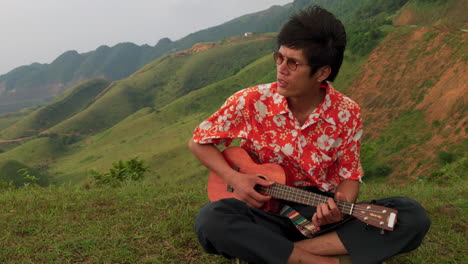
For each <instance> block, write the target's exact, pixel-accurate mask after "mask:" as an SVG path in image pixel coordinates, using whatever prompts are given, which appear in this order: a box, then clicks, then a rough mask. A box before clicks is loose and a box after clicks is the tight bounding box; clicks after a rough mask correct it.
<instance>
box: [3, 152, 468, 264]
mask: <svg viewBox="0 0 468 264" xmlns="http://www.w3.org/2000/svg"><path fill="white" fill-rule="evenodd" d="M187 166H190V167H189V168H191V172H192V174H191V175H189V176H183V177H181V176H178V175H177V174H171V175H165V176H162V177H160V178H159V179H157V180H151V181H145V182H129V183H127V184H125V185H123V186H122V187H119V188H110V187H105V186H104V187H96V186H94V185H91V187H89V186H71V185H61V186H50V187H47V188H35V187H28V188H23V189H18V190H6V191H2V192H1V193H0V230H2V231H1V232H0V234H1V238H2V239H1V240H0V262H1V263H228V262H227V261H225V260H223V259H222V258H221V257H218V256H211V255H208V254H205V253H203V251H202V249H201V248H200V246H199V245H198V242H197V239H196V237H195V234H194V232H193V222H194V217H195V216H196V214H197V211H198V209H199V207H200V206H202V205H203V204H204V203H205V202H207V198H206V193H205V188H206V185H205V182H206V170H205V169H203V168H202V167H201V166H199V165H197V162H196V161H195V160H194V159H193V158H192V159H189V160H188V164H186V167H187ZM466 184H467V182H466V179H463V178H459V179H455V180H452V182H451V184H450V185H448V184H443V185H440V184H434V183H431V182H427V181H417V182H412V183H409V184H407V185H404V186H400V185H389V184H374V183H372V184H363V187H362V194H361V197H360V199H361V200H368V199H374V198H381V197H388V196H401V195H402V196H408V197H411V198H415V199H417V200H418V201H419V202H420V203H421V204H423V206H424V207H425V208H426V210H427V212H428V214H429V215H430V217H431V220H432V227H431V229H430V231H429V233H428V235H427V237H426V238H425V240H424V242H423V244H422V246H421V247H420V248H419V249H417V250H415V251H413V252H411V253H408V254H404V255H401V256H398V257H395V258H393V259H392V260H389V261H387V263H390V264H392V263H393V264H396V263H412V264H417V263H421V264H422V263H466V256H465V254H464V249H465V245H466V243H467V241H466V236H465V233H466V221H465V219H466V217H467V205H468V204H467V201H466V189H465V188H463V187H464V186H466ZM447 210H448V211H447Z"/></svg>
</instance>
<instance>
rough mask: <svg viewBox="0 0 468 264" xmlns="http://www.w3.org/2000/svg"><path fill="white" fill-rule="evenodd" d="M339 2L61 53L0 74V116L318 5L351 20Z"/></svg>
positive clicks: (267, 27)
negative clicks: (144, 41)
mask: <svg viewBox="0 0 468 264" xmlns="http://www.w3.org/2000/svg"><path fill="white" fill-rule="evenodd" d="M366 2H369V0H355V1H353V3H350V1H348V2H343V1H339V0H332V1H324V0H296V1H294V2H292V3H291V4H287V5H284V6H272V7H271V8H269V9H267V10H264V11H260V12H256V13H253V14H249V15H245V16H242V17H239V18H236V19H233V20H231V21H228V22H226V23H223V24H221V25H218V26H215V27H211V28H208V29H205V30H200V31H198V32H195V33H192V34H189V35H187V36H185V37H183V38H181V39H179V40H176V41H171V40H170V39H168V38H163V39H161V40H160V41H159V42H158V43H157V44H156V45H155V46H149V45H143V46H137V45H135V44H133V43H120V44H117V45H115V46H113V47H108V46H101V47H99V48H97V49H96V50H95V51H91V52H87V53H83V54H79V53H77V52H76V51H67V52H65V53H63V54H62V55H60V56H59V57H57V59H55V60H54V61H53V62H52V63H50V64H38V63H34V64H31V65H29V66H21V67H18V68H16V69H13V70H12V71H10V72H8V73H7V74H4V75H0V113H6V112H13V111H17V110H19V109H22V108H25V107H29V106H35V105H43V104H45V103H46V102H50V101H52V100H53V98H55V97H56V96H58V95H60V94H61V93H62V92H63V91H65V90H66V89H68V88H70V87H72V86H74V85H76V84H78V83H80V82H82V81H84V80H90V79H94V78H103V79H107V80H120V79H122V78H125V77H127V76H129V75H130V74H132V73H134V72H135V71H136V70H138V69H139V68H140V67H142V66H143V65H145V64H147V63H149V62H151V61H153V60H155V59H157V58H159V57H161V56H163V55H165V54H169V53H174V52H177V51H181V50H184V49H189V48H191V47H192V46H193V45H195V44H196V43H203V42H217V41H222V40H223V39H225V38H228V37H231V36H240V35H242V34H243V33H244V32H254V33H265V32H277V31H278V29H279V28H280V26H281V25H282V24H283V23H284V21H285V20H286V19H287V18H288V16H289V15H290V14H291V13H292V12H295V11H297V10H300V9H302V8H304V7H305V6H307V5H310V4H319V5H323V6H324V7H325V8H329V9H330V11H332V12H336V14H337V15H338V16H343V17H344V19H346V17H351V16H352V14H353V12H355V11H356V10H357V9H358V8H359V7H360V6H361V5H362V4H364V3H366Z"/></svg>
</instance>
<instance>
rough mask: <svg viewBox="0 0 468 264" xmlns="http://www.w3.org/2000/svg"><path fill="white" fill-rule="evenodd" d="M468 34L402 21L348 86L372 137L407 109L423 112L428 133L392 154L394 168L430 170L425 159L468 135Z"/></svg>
mask: <svg viewBox="0 0 468 264" xmlns="http://www.w3.org/2000/svg"><path fill="white" fill-rule="evenodd" d="M467 38H468V33H464V32H462V31H460V30H457V29H450V28H448V27H442V26H440V27H437V26H435V27H402V28H400V29H398V30H396V31H394V32H392V33H390V34H389V35H388V36H387V37H386V38H385V40H384V41H382V42H381V44H380V45H379V46H378V47H377V48H376V49H375V50H374V52H373V53H372V54H371V55H370V57H369V58H368V61H367V62H366V63H365V65H364V66H363V67H362V68H361V72H360V77H359V78H356V79H355V81H354V82H353V83H351V85H350V87H348V88H347V90H346V91H347V93H349V94H350V95H351V96H352V98H353V99H354V100H355V101H357V102H358V103H359V104H360V105H361V107H362V112H363V117H364V124H365V128H366V132H368V134H367V139H368V140H372V139H376V138H377V137H379V136H380V135H381V134H382V133H385V132H384V131H385V129H386V128H387V127H388V126H389V125H391V123H392V122H394V121H395V120H398V118H400V117H401V116H402V115H405V114H406V113H409V112H412V113H415V112H418V114H421V113H422V116H423V118H422V119H423V120H422V122H423V123H424V124H423V126H422V128H421V129H420V130H421V131H423V130H424V131H425V132H424V133H425V134H426V139H425V140H423V141H421V142H419V143H418V144H416V143H417V142H414V144H408V146H407V147H406V148H405V149H404V150H402V151H401V152H400V153H398V155H394V157H390V162H389V164H391V165H392V167H393V169H394V170H393V171H394V173H395V172H397V173H399V174H400V175H401V174H405V175H410V176H412V177H417V176H421V175H425V174H427V173H428V172H429V170H430V169H431V168H433V167H434V164H433V163H431V162H425V161H428V160H431V159H432V160H433V159H434V157H435V155H436V152H437V151H440V150H444V149H446V148H445V147H446V146H450V145H461V144H462V142H463V140H464V139H465V138H466V131H465V128H466V127H467V111H466V107H465V106H466V101H467V93H466V92H467V83H468V75H467V59H468V50H467V47H468V43H467ZM401 134H402V135H404V134H405V130H404V129H402V130H401ZM390 140H391V139H390ZM392 161H393V162H392Z"/></svg>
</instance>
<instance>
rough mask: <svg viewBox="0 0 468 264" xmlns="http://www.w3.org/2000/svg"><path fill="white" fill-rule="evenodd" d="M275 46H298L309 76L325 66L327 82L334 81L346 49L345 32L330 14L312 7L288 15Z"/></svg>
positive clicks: (293, 47)
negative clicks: (328, 73)
mask: <svg viewBox="0 0 468 264" xmlns="http://www.w3.org/2000/svg"><path fill="white" fill-rule="evenodd" d="M277 44H278V47H280V46H286V47H288V48H291V49H301V50H302V51H303V53H304V56H305V57H306V59H307V61H308V64H310V65H311V66H312V70H311V73H310V74H311V76H312V75H313V74H314V73H315V72H316V71H317V70H318V69H319V68H320V67H322V66H325V65H328V66H330V68H331V73H330V75H329V76H328V78H327V81H331V82H332V81H334V80H335V77H336V75H337V74H338V72H339V71H340V67H341V64H342V62H343V56H344V50H345V48H346V31H345V28H344V26H343V24H342V23H341V21H340V20H338V19H337V18H336V17H335V16H334V15H333V14H332V13H330V12H328V11H327V10H325V9H323V8H321V7H319V6H312V7H309V8H307V9H305V10H303V11H301V12H299V13H297V14H294V15H293V16H291V18H290V19H289V21H288V22H286V24H284V25H283V27H282V28H281V31H280V33H279V35H278V38H277Z"/></svg>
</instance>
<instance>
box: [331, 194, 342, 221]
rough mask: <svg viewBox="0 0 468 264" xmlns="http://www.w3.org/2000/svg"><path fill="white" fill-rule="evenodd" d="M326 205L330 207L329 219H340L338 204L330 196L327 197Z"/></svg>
mask: <svg viewBox="0 0 468 264" xmlns="http://www.w3.org/2000/svg"><path fill="white" fill-rule="evenodd" d="M328 207H329V208H330V218H329V220H330V221H333V222H337V221H340V220H341V213H340V209H339V208H338V205H337V204H336V203H335V201H334V200H333V199H332V198H329V199H328Z"/></svg>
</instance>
